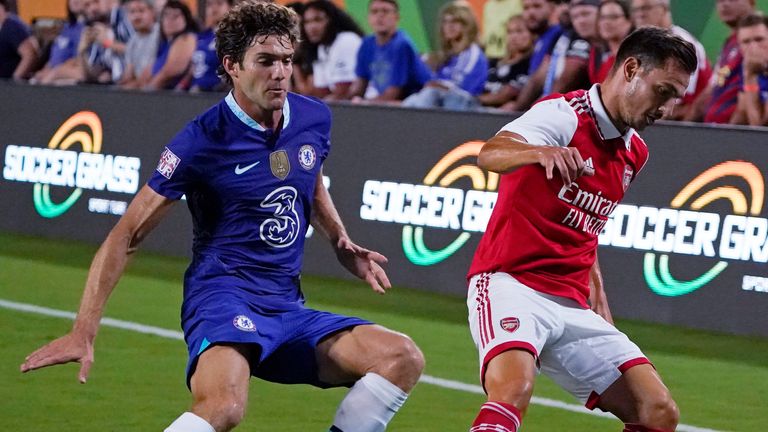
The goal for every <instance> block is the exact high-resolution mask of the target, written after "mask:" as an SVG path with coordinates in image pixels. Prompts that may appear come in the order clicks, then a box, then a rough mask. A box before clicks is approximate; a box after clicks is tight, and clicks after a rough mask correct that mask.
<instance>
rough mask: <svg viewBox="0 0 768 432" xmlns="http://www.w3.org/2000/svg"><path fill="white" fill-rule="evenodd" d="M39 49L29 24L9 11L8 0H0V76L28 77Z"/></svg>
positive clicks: (16, 78) (17, 78)
mask: <svg viewBox="0 0 768 432" xmlns="http://www.w3.org/2000/svg"><path fill="white" fill-rule="evenodd" d="M39 51H40V50H39V47H38V44H37V40H36V39H35V38H34V36H32V31H31V30H30V28H29V26H27V25H26V24H25V23H24V22H23V21H21V19H19V17H18V16H16V15H15V14H13V13H11V11H10V8H9V7H8V0H0V78H13V79H14V80H23V79H26V78H29V75H31V74H32V71H33V69H34V67H35V65H36V63H37V58H38V55H39Z"/></svg>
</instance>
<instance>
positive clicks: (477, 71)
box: [435, 44, 488, 96]
mask: <svg viewBox="0 0 768 432" xmlns="http://www.w3.org/2000/svg"><path fill="white" fill-rule="evenodd" d="M435 77H436V78H437V79H438V80H444V81H449V82H451V83H453V84H454V85H456V86H458V87H459V88H461V89H462V90H465V91H467V92H468V93H470V94H471V95H473V96H477V95H479V94H480V93H482V92H483V88H484V87H485V81H486V80H487V79H488V59H487V58H486V57H485V53H483V49H482V48H480V45H478V44H472V45H470V46H469V47H467V49H465V50H464V51H462V52H460V53H459V54H458V55H454V56H451V57H450V58H449V59H448V61H446V62H445V64H444V65H442V66H441V67H440V68H438V69H437V72H436V73H435Z"/></svg>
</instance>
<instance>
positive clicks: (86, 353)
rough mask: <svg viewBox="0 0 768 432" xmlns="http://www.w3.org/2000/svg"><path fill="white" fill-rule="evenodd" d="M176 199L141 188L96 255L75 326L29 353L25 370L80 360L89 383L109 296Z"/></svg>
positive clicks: (81, 380)
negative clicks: (137, 251)
mask: <svg viewBox="0 0 768 432" xmlns="http://www.w3.org/2000/svg"><path fill="white" fill-rule="evenodd" d="M173 203H175V201H173V200H169V199H168V198H165V197H164V196H162V195H159V194H158V193H156V192H155V191H153V190H152V189H150V188H149V187H148V186H144V187H143V188H142V189H141V190H140V191H139V193H138V194H137V195H136V197H135V198H134V199H133V201H132V202H131V204H130V205H129V206H128V209H127V210H126V212H125V214H124V215H123V217H121V218H120V220H119V221H118V222H117V225H115V227H114V228H112V231H110V233H109V235H108V236H107V238H106V240H104V243H102V244H101V247H100V248H99V250H98V252H96V256H95V257H94V258H93V262H92V263H91V268H90V270H89V271H88V279H87V280H86V282H85V290H84V292H83V298H82V299H81V301H80V309H79V310H78V313H77V318H76V319H75V323H74V325H73V326H72V330H71V331H70V332H69V333H68V334H66V335H64V336H62V337H60V338H58V339H56V340H54V341H52V342H50V343H49V344H47V345H45V346H43V347H42V348H40V349H38V350H37V351H35V352H33V353H32V354H30V355H29V356H27V358H26V359H25V360H24V363H23V364H22V365H21V371H22V372H29V371H31V370H35V369H40V368H43V367H46V366H52V365H56V364H62V363H69V362H78V363H80V372H79V375H78V378H79V379H80V382H81V383H85V381H86V379H87V378H88V371H89V370H90V368H91V364H92V363H93V342H94V340H95V339H96V333H97V331H98V327H99V322H100V321H101V316H102V313H103V311H104V306H105V305H106V303H107V299H108V298H109V295H110V294H111V293H112V290H113V289H114V287H115V285H116V284H117V281H118V280H119V279H120V276H121V275H122V274H123V271H124V270H125V266H126V264H127V263H128V259H129V258H130V256H131V255H132V254H133V253H134V252H136V250H137V248H138V245H139V243H141V241H142V240H143V239H144V238H145V237H146V236H147V234H149V233H150V232H151V231H152V229H153V228H155V227H156V226H157V224H158V223H159V222H160V220H162V218H163V216H165V215H166V214H167V212H168V210H169V209H170V207H171V205H172V204H173Z"/></svg>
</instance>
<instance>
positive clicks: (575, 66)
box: [542, 0, 629, 96]
mask: <svg viewBox="0 0 768 432" xmlns="http://www.w3.org/2000/svg"><path fill="white" fill-rule="evenodd" d="M599 7H600V0H572V1H571V3H570V4H569V7H568V18H569V22H570V24H571V25H570V28H567V29H565V31H563V34H562V35H561V36H560V38H559V39H558V40H557V43H556V44H555V48H554V49H553V50H552V55H551V56H550V60H549V65H548V67H547V75H546V78H545V80H544V86H543V87H542V96H549V95H550V94H552V93H568V92H570V91H573V90H579V89H588V88H589V87H590V83H589V72H588V69H589V68H588V65H589V51H590V49H591V47H592V45H593V44H594V43H596V42H598V39H599V36H598V34H597V15H598V10H599ZM627 13H629V9H627Z"/></svg>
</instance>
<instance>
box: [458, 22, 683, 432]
mask: <svg viewBox="0 0 768 432" xmlns="http://www.w3.org/2000/svg"><path fill="white" fill-rule="evenodd" d="M696 67H697V60H696V51H695V49H694V47H693V46H692V45H691V44H690V43H688V42H685V41H684V40H682V39H680V38H679V37H677V36H674V35H673V34H672V33H670V32H669V31H667V30H663V29H660V28H651V27H649V28H642V29H639V30H637V31H635V32H634V33H632V34H631V35H630V36H628V37H627V38H626V39H625V40H624V42H623V43H622V45H621V47H620V48H619V51H618V53H617V57H616V64H615V65H614V67H613V69H612V70H611V72H610V73H609V76H608V78H607V79H606V80H605V81H604V82H603V83H602V84H598V85H595V86H593V87H592V88H591V89H589V90H578V91H574V92H571V93H568V94H565V95H552V96H550V97H548V98H546V99H545V100H542V101H540V102H538V103H537V104H536V105H534V106H533V107H532V108H531V109H530V110H529V111H528V112H526V113H525V114H523V115H522V116H521V117H519V118H518V119H516V120H515V121H513V122H511V123H509V124H507V125H506V126H504V127H503V128H502V129H501V131H499V133H498V134H496V136H494V137H493V138H491V139H490V140H489V141H488V142H487V143H486V144H485V145H484V146H483V148H482V150H481V151H480V154H479V156H478V159H477V162H478V165H479V166H480V167H481V168H483V169H486V170H489V171H493V172H497V173H500V174H503V175H502V180H501V185H500V187H499V196H498V201H497V203H496V206H495V208H494V209H493V214H492V215H491V219H490V221H489V223H488V227H487V229H486V231H485V235H484V236H483V238H482V240H481V241H480V245H479V246H478V249H477V251H476V253H475V257H474V260H473V262H472V266H471V268H470V270H469V279H470V281H469V293H468V298H467V305H468V308H469V324H470V330H471V332H472V337H473V339H474V341H475V344H476V345H477V348H478V351H479V354H480V370H481V371H480V379H481V382H482V384H483V386H484V388H485V391H486V393H487V394H488V401H487V402H486V403H485V404H483V406H482V407H481V408H480V412H479V414H478V416H477V418H476V419H475V422H474V424H473V425H472V428H471V429H470V431H471V432H481V431H495V432H516V431H517V430H518V429H519V428H520V423H521V420H522V416H523V414H524V413H525V411H526V409H527V407H528V403H529V401H530V398H531V393H532V391H533V384H534V379H535V376H536V374H537V370H541V371H542V372H544V373H546V374H547V375H549V376H550V377H551V378H552V379H553V380H554V381H555V382H557V383H558V384H559V385H560V386H562V387H563V388H564V389H566V390H567V391H569V392H570V393H571V394H573V395H574V396H576V397H577V398H578V399H580V400H581V401H582V402H583V403H584V404H585V405H586V406H587V407H588V408H590V409H594V408H595V407H597V408H600V409H602V410H605V411H610V412H611V413H613V414H615V415H616V416H617V417H618V418H619V419H621V420H622V421H623V422H624V423H625V429H624V431H625V432H634V431H674V430H675V427H676V426H677V421H678V409H677V406H676V405H675V402H674V401H673V400H672V397H671V395H670V393H669V390H667V388H666V387H665V386H664V384H663V383H662V381H661V378H660V377H659V375H658V374H657V373H656V370H655V369H654V368H653V366H652V365H651V364H650V362H649V361H648V359H647V358H646V357H645V356H644V355H643V353H642V351H640V349H639V348H638V347H637V345H635V344H634V343H632V342H631V341H630V340H629V338H627V336H625V335H624V334H623V333H622V332H620V331H619V330H618V329H616V327H614V326H613V324H612V319H611V316H610V311H609V309H608V305H607V302H606V299H605V294H604V292H603V286H602V278H601V276H600V269H599V266H598V262H597V244H598V239H597V237H598V234H599V233H600V231H601V230H602V228H603V226H604V225H605V223H606V221H607V219H608V216H609V215H610V213H611V212H612V211H613V210H614V209H615V208H616V206H617V205H618V203H619V201H621V199H622V197H623V196H624V193H625V192H626V190H627V187H628V186H629V184H630V183H631V182H632V180H633V179H634V178H635V176H636V175H637V174H638V173H639V172H640V170H641V169H642V168H643V165H645V163H646V161H647V159H648V149H647V147H646V145H645V142H643V140H642V139H641V138H640V136H639V135H638V134H637V132H636V130H642V129H644V128H645V127H647V126H649V125H651V124H652V123H653V122H654V121H656V120H658V119H660V118H662V117H663V116H665V115H666V114H668V113H669V111H670V110H671V109H672V107H673V106H674V105H675V101H676V99H678V98H680V97H682V96H683V94H684V93H685V89H686V88H687V87H688V82H689V79H690V76H691V74H692V73H693V72H694V71H696ZM590 305H591V307H590Z"/></svg>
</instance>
